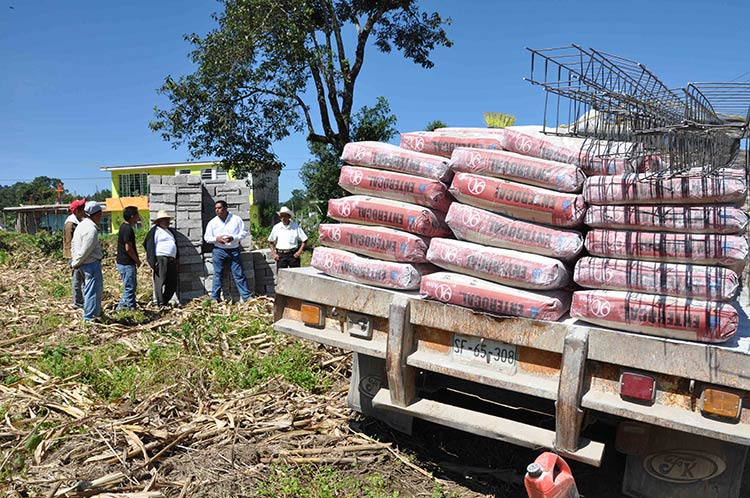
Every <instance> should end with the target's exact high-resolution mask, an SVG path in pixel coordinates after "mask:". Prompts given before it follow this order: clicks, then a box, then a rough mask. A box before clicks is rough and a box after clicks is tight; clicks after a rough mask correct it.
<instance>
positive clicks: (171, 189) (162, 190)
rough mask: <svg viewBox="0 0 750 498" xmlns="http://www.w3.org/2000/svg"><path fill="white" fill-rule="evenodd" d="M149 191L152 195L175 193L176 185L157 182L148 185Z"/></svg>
mask: <svg viewBox="0 0 750 498" xmlns="http://www.w3.org/2000/svg"><path fill="white" fill-rule="evenodd" d="M149 178H150V177H149ZM159 178H161V177H159ZM149 193H150V194H151V195H154V194H175V193H177V187H176V186H175V185H164V184H163V183H158V184H154V185H150V186H149Z"/></svg>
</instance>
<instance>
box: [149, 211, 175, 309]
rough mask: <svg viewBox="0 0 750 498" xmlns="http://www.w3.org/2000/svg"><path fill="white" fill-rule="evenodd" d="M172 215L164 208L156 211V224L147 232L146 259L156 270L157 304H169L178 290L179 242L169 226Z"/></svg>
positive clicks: (155, 291) (155, 289)
mask: <svg viewBox="0 0 750 498" xmlns="http://www.w3.org/2000/svg"><path fill="white" fill-rule="evenodd" d="M171 221H172V217H171V216H169V213H167V212H166V211H164V210H163V209H162V210H160V211H158V212H157V213H156V218H155V219H154V226H153V227H152V228H151V230H149V231H148V233H147V234H146V240H144V241H143V247H144V249H145V250H146V261H147V262H148V266H150V267H151V269H152V270H153V272H154V295H155V298H156V304H158V305H159V306H167V305H168V304H169V301H170V300H171V299H172V296H174V293H175V291H176V290H177V258H178V253H177V242H176V240H175V231H174V229H173V228H171V227H170V226H169V224H170V222H171Z"/></svg>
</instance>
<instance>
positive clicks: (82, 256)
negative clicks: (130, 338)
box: [70, 201, 104, 322]
mask: <svg viewBox="0 0 750 498" xmlns="http://www.w3.org/2000/svg"><path fill="white" fill-rule="evenodd" d="M83 212H84V214H85V217H84V218H83V219H82V220H81V223H79V224H78V227H77V228H76V229H75V231H74V232H73V240H71V241H70V253H71V259H70V266H71V267H72V268H73V269H74V270H75V269H79V268H80V270H81V272H83V319H84V320H85V321H87V322H93V321H95V320H97V319H98V318H99V316H100V315H101V313H102V288H103V281H104V279H103V278H102V257H103V254H102V248H101V246H100V245H99V223H100V222H101V221H102V207H101V206H100V205H99V203H98V202H96V201H88V202H87V203H86V205H85V206H84V208H83Z"/></svg>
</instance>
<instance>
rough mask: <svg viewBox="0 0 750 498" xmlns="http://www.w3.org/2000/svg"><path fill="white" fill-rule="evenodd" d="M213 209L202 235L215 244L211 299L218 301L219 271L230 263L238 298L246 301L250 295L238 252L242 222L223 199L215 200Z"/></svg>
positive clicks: (241, 235)
mask: <svg viewBox="0 0 750 498" xmlns="http://www.w3.org/2000/svg"><path fill="white" fill-rule="evenodd" d="M214 212H216V217H215V218H213V219H212V220H211V221H209V222H208V225H206V234H205V235H204V237H203V238H204V240H205V241H206V242H208V243H209V244H213V245H214V249H213V251H212V252H211V261H212V262H213V264H214V279H213V285H212V286H211V299H213V300H214V301H219V300H221V274H222V272H223V271H224V265H225V264H226V263H227V262H229V263H230V265H231V266H230V267H231V269H232V277H233V278H234V283H235V284H236V285H237V290H238V291H239V292H240V298H241V299H242V301H247V300H248V299H250V296H251V294H250V289H249V288H248V286H247V280H246V279H245V273H244V272H243V271H242V257H241V254H240V241H241V240H242V239H244V238H245V237H247V230H245V222H244V221H242V218H240V217H239V216H235V215H233V214H232V213H230V212H229V210H228V209H227V203H226V202H224V201H216V204H215V205H214Z"/></svg>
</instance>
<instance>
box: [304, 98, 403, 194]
mask: <svg viewBox="0 0 750 498" xmlns="http://www.w3.org/2000/svg"><path fill="white" fill-rule="evenodd" d="M395 126H396V116H394V115H392V114H391V107H390V105H389V104H388V101H387V100H386V99H385V97H379V98H378V102H377V104H375V105H374V106H373V107H367V106H364V107H362V109H360V110H359V112H357V114H355V115H354V116H353V119H352V125H351V138H352V141H354V142H361V141H364V140H373V141H376V142H387V141H388V140H390V139H391V138H393V136H394V135H395V134H396V133H397V131H396V128H395ZM310 153H312V155H313V156H315V159H313V160H311V161H307V162H306V163H304V164H303V165H302V170H301V171H300V177H302V182H303V183H304V184H305V187H307V196H308V199H310V200H328V199H331V198H337V197H342V196H343V195H344V191H343V190H342V189H341V187H339V184H338V182H339V174H340V173H341V160H340V159H339V158H340V157H341V151H339V150H337V149H336V148H335V147H334V146H333V145H331V144H321V143H315V142H313V143H311V144H310Z"/></svg>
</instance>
